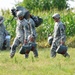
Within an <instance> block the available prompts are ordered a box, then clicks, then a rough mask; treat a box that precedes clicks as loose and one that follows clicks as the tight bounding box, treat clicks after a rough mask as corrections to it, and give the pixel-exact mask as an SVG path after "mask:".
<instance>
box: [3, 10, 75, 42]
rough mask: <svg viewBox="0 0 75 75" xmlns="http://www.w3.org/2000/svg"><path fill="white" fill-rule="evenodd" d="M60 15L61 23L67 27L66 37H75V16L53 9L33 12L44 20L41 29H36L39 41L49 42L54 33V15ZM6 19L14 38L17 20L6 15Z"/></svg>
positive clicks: (7, 26) (6, 24) (8, 28)
mask: <svg viewBox="0 0 75 75" xmlns="http://www.w3.org/2000/svg"><path fill="white" fill-rule="evenodd" d="M56 12H58V13H60V16H61V21H62V22H63V23H64V24H65V25H66V35H67V36H73V35H75V33H74V32H75V14H74V13H72V12H71V11H70V10H69V11H66V10H63V11H58V10H56V9H52V10H50V11H41V12H40V11H38V12H37V11H33V10H32V11H31V14H34V15H37V16H40V17H42V18H43V23H42V25H40V26H39V27H37V28H36V31H37V35H38V37H37V41H41V40H42V41H43V40H47V37H48V34H50V33H53V28H54V21H53V19H52V15H53V14H54V13H56ZM4 17H5V22H4V23H5V26H6V29H7V30H8V31H9V32H10V34H11V36H12V38H14V37H15V29H16V19H15V18H14V19H13V20H12V18H13V16H11V14H9V13H8V12H7V13H4Z"/></svg>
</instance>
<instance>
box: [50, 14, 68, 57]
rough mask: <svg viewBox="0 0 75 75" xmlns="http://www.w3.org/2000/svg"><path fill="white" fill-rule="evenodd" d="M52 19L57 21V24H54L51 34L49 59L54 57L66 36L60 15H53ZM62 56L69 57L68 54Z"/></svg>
mask: <svg viewBox="0 0 75 75" xmlns="http://www.w3.org/2000/svg"><path fill="white" fill-rule="evenodd" d="M53 18H57V19H59V21H58V22H55V25H54V33H53V42H52V46H51V57H55V56H56V49H57V47H58V46H59V45H60V43H61V41H63V42H65V41H66V35H65V26H64V24H63V23H62V22H61V21H60V15H59V14H58V13H56V14H54V15H53ZM63 56H65V57H66V56H69V55H68V53H65V54H64V55H63Z"/></svg>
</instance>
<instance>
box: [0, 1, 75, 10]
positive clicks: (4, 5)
mask: <svg viewBox="0 0 75 75" xmlns="http://www.w3.org/2000/svg"><path fill="white" fill-rule="evenodd" d="M21 1H23V0H0V10H1V9H8V8H9V9H11V8H12V7H14V5H15V4H16V3H17V2H21ZM69 4H70V7H75V2H72V1H69Z"/></svg>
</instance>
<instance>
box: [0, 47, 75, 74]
mask: <svg viewBox="0 0 75 75" xmlns="http://www.w3.org/2000/svg"><path fill="white" fill-rule="evenodd" d="M38 52H39V57H38V58H34V55H33V53H32V52H30V54H29V58H28V59H25V58H24V55H20V54H19V52H18V51H17V52H16V54H15V56H14V58H12V59H11V58H10V57H9V55H10V51H0V75H75V48H69V50H68V53H69V54H70V55H71V57H70V58H64V57H63V56H62V55H59V54H57V56H56V58H50V49H49V48H43V49H39V51H38Z"/></svg>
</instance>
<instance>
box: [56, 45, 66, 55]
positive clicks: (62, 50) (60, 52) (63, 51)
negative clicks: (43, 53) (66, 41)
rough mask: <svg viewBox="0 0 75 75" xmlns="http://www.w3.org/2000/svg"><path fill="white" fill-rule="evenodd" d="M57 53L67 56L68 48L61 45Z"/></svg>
mask: <svg viewBox="0 0 75 75" xmlns="http://www.w3.org/2000/svg"><path fill="white" fill-rule="evenodd" d="M56 52H57V53H59V54H65V53H66V52H67V47H66V46H65V45H59V46H58V48H57V49H56Z"/></svg>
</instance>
